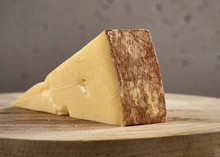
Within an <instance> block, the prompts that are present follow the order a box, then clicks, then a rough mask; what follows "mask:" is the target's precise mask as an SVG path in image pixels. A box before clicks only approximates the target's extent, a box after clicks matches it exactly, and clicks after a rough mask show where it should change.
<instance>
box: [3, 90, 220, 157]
mask: <svg viewBox="0 0 220 157" xmlns="http://www.w3.org/2000/svg"><path fill="white" fill-rule="evenodd" d="M20 94H21V93H9V94H0V157H1V156H4V157H5V156H6V157H7V156H20V157H27V156H33V157H35V156H36V157H37V156H46V157H56V156H65V157H66V156H67V157H68V156H152V157H158V156H163V157H167V156H169V157H170V156H171V157H172V156H173V157H174V156H175V157H179V156H180V157H183V156H184V157H185V156H186V157H190V156H192V157H197V156H199V157H200V156H209V157H217V156H220V99H219V98H211V97H201V96H189V95H177V94H166V102H167V111H168V112H167V123H158V124H151V125H139V126H132V127H118V126H112V125H106V124H101V123H95V122H90V121H85V120H79V119H74V118H71V117H68V116H57V115H52V114H47V113H41V112H34V111H29V110H24V109H19V108H12V107H11V106H10V104H11V102H12V101H14V100H15V99H16V98H17V97H19V96H20Z"/></svg>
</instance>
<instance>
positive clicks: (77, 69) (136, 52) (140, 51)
mask: <svg viewBox="0 0 220 157" xmlns="http://www.w3.org/2000/svg"><path fill="white" fill-rule="evenodd" d="M13 106H16V107H21V108H25V109H30V110H36V111H43V112H49V113H54V114H58V115H70V116H71V117H75V118H80V119H86V120H91V121H97V122H103V123H108V124H114V125H120V126H125V125H137V124H147V123H157V122H165V119H166V105H165V99H164V90H163V85H162V80H161V75H160V71H159V65H158V60H157V57H156V54H155V50H154V47H153V44H152V40H151V37H150V33H149V31H148V30H144V29H135V30H127V29H121V30H120V29H115V30H105V31H103V32H102V33H101V34H100V35H99V36H97V37H96V38H95V39H93V40H92V41H91V42H90V43H88V44H87V45H86V46H85V47H84V48H82V49H81V50H80V51H79V52H77V53H76V54H74V55H73V56H72V57H70V58H69V59H68V60H66V61H65V62H64V63H62V64H61V65H60V66H58V67H57V68H56V69H55V70H53V71H52V72H51V73H50V74H49V75H48V76H47V77H46V79H45V81H44V82H41V83H38V84H36V85H35V86H33V87H32V88H30V89H29V90H28V91H26V92H25V93H24V94H23V95H22V96H21V97H20V98H18V99H17V100H16V101H15V102H14V103H13Z"/></svg>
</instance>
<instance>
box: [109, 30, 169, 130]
mask: <svg viewBox="0 0 220 157" xmlns="http://www.w3.org/2000/svg"><path fill="white" fill-rule="evenodd" d="M105 32H106V35H107V38H108V40H109V44H110V47H111V55H112V59H113V63H114V65H115V68H116V72H117V75H118V78H119V88H120V97H121V102H122V110H123V124H124V125H125V126H126V125H138V124H148V123H159V122H165V121H166V104H165V99H164V89H163V84H162V79H161V75H160V69H159V64H158V60H157V56H156V53H155V49H154V46H153V43H152V40H151V37H150V33H149V31H148V30H145V29H136V30H127V29H122V30H120V29H115V30H106V31H105Z"/></svg>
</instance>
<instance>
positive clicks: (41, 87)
mask: <svg viewBox="0 0 220 157" xmlns="http://www.w3.org/2000/svg"><path fill="white" fill-rule="evenodd" d="M45 88H47V85H46V84H45V82H40V83H38V84H36V85H34V86H33V87H31V88H30V89H28V90H27V91H26V92H25V93H23V94H22V95H21V96H20V97H19V98H18V99H16V100H15V101H14V102H13V103H12V104H11V105H12V106H13V107H19V106H20V105H19V104H21V103H22V102H24V101H25V100H26V99H27V98H29V97H31V96H33V95H36V94H39V93H41V92H42V91H43V90H45Z"/></svg>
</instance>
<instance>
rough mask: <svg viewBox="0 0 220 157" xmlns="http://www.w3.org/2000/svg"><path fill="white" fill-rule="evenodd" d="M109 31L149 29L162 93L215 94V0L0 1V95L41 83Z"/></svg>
mask: <svg viewBox="0 0 220 157" xmlns="http://www.w3.org/2000/svg"><path fill="white" fill-rule="evenodd" d="M112 28H147V29H149V30H150V31H151V35H152V38H153V41H154V44H155V47H156V51H157V55H158V59H159V63H160V68H161V73H162V77H163V82H164V87H165V91H166V92H173V93H187V94H197V95H208V96H217V97H220V1H218V0H212V1H208V0H196V1H195V0H194V1H193V0H185V1H183V0H163V1H162V0H161V1H158V0H154V1H153V0H133V1H132V0H117V1H116V0H96V1H95V0H87V1H86V0H78V1H73V0H19V1H18V0H0V92H14V91H24V90H26V89H28V88H29V87H30V86H32V85H33V84H35V83H37V82H40V81H43V80H44V78H45V76H46V75H47V74H48V73H49V72H50V71H51V70H53V69H54V68H55V67H56V66H58V65H59V64H60V63H62V62H63V61H64V60H66V59H67V58H69V57H70V56H71V55H73V54H74V53H75V52H77V51H78V50H79V49H80V48H82V47H83V46H84V45H85V44H86V43H88V42H89V41H90V40H91V39H93V38H94V37H96V36H97V35H98V34H99V33H100V32H101V31H103V30H104V29H112Z"/></svg>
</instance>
